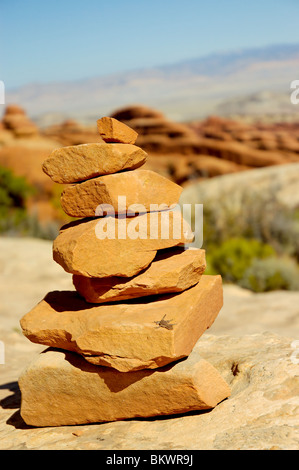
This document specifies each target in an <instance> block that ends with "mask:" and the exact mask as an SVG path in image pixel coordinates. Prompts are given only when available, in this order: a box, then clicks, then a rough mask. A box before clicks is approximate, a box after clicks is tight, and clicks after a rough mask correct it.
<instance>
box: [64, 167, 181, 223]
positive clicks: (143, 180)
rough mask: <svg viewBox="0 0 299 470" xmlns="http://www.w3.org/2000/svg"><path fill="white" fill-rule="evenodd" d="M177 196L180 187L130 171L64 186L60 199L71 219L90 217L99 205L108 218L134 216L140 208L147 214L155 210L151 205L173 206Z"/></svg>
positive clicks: (155, 175) (153, 175) (146, 172)
mask: <svg viewBox="0 0 299 470" xmlns="http://www.w3.org/2000/svg"><path fill="white" fill-rule="evenodd" d="M181 192H182V187H181V186H179V185H177V184H175V183H173V182H172V181H170V180H168V179H167V178H164V176H161V175H159V174H158V173H156V172H154V171H150V170H134V171H125V172H122V173H116V174H112V175H105V176H100V177H98V178H92V179H90V180H88V181H84V182H83V183H77V184H72V185H68V186H67V187H65V189H64V191H63V193H62V195H61V205H62V208H63V210H64V211H65V212H66V213H67V214H68V215H70V216H72V217H94V216H95V215H97V207H98V206H99V205H102V206H103V208H102V210H103V209H104V206H105V208H106V210H105V213H107V212H108V213H109V211H108V207H107V205H109V206H110V211H111V212H112V214H126V213H127V212H128V210H129V209H130V212H131V213H134V212H136V213H138V212H140V205H142V207H141V212H142V211H143V212H150V210H155V208H154V205H157V206H158V207H159V210H161V209H168V208H170V207H171V206H172V205H176V204H177V203H178V202H179V198H180V195H181ZM120 198H121V199H120ZM124 198H125V199H124ZM123 200H124V203H121V202H120V201H123ZM156 210H157V209H156ZM103 212H104V211H103ZM98 215H101V214H98Z"/></svg>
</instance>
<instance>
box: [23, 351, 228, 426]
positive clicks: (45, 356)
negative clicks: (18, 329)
mask: <svg viewBox="0 0 299 470" xmlns="http://www.w3.org/2000/svg"><path fill="white" fill-rule="evenodd" d="M19 386H20V390H21V395H22V401H21V416H22V418H23V419H24V421H25V423H26V424H28V425H31V426H38V427H43V426H62V425H73V424H84V423H96V422H105V421H117V420H124V419H128V418H136V417H145V418H146V417H150V416H159V415H172V414H178V413H184V412H187V411H191V410H206V409H211V408H214V407H215V406H216V405H217V404H218V403H219V402H221V401H222V400H224V399H225V398H227V397H229V396H230V388H229V386H228V385H227V383H226V382H225V381H224V379H223V378H222V377H221V375H220V374H219V372H218V371H217V370H216V369H215V368H214V367H213V366H212V365H211V364H210V363H209V362H207V361H205V360H204V359H201V357H200V356H199V354H198V352H196V351H194V352H192V353H191V354H190V356H189V357H188V358H187V359H184V360H181V361H179V362H176V363H173V364H171V365H168V366H165V367H162V368H160V369H157V370H155V371H150V370H140V371H134V372H126V373H123V372H118V371H115V370H113V369H111V368H108V367H102V366H95V365H92V364H89V363H88V362H87V361H85V360H84V359H83V358H82V357H81V356H80V355H78V354H76V353H72V352H66V351H62V350H57V349H48V350H46V351H44V352H43V353H41V354H40V355H39V356H38V357H37V358H36V359H35V360H34V361H33V362H32V363H31V364H29V365H28V367H27V369H26V370H25V371H24V372H23V374H22V375H21V377H20V378H19Z"/></svg>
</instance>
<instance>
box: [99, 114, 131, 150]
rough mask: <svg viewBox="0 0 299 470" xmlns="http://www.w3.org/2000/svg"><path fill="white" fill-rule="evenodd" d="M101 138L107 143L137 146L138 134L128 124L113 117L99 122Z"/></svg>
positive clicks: (104, 118)
mask: <svg viewBox="0 0 299 470" xmlns="http://www.w3.org/2000/svg"><path fill="white" fill-rule="evenodd" d="M97 126H98V131H99V134H100V136H101V137H102V139H103V140H104V141H105V142H119V143H122V144H135V142H136V139H137V137H138V134H137V132H136V131H134V130H133V129H131V128H130V127H129V126H127V125H126V124H124V123H122V122H120V121H118V120H117V119H114V118H111V117H103V118H101V119H98V120H97Z"/></svg>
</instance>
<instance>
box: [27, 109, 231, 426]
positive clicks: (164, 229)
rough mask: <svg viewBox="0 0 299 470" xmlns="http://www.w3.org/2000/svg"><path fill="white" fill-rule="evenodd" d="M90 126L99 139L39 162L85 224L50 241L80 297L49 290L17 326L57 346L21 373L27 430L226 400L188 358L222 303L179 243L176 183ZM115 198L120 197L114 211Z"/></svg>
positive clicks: (214, 279) (197, 253)
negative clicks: (145, 167)
mask: <svg viewBox="0 0 299 470" xmlns="http://www.w3.org/2000/svg"><path fill="white" fill-rule="evenodd" d="M98 129H99V132H100V133H101V136H102V139H103V141H104V143H102V144H87V145H79V146H77V147H76V148H70V147H68V148H62V149H59V150H57V151H55V152H53V154H52V155H50V157H49V158H48V159H47V161H46V162H45V163H44V165H43V169H44V171H45V172H46V173H47V174H48V175H49V176H50V177H51V178H52V179H54V180H55V181H59V182H60V183H61V184H66V185H67V188H66V190H65V192H64V195H63V196H62V201H64V202H63V206H64V207H67V211H68V213H73V214H75V213H76V214H77V215H79V216H81V217H83V219H80V220H78V221H76V222H73V223H71V224H68V225H67V226H64V227H62V229H61V232H60V234H59V235H58V237H57V238H56V240H55V241H54V244H53V258H54V260H55V261H56V262H57V263H58V264H60V265H61V266H62V268H64V270H65V271H67V272H69V273H71V274H73V280H74V286H75V288H76V289H77V292H75V291H71V292H70V291H61V292H59V291H54V292H50V293H49V294H48V295H47V296H46V297H45V298H44V299H43V300H42V301H41V302H40V303H39V304H38V305H37V306H36V307H35V308H33V309H32V310H31V311H30V312H29V313H28V314H26V315H25V316H24V317H23V318H22V319H21V327H22V330H23V333H24V335H25V336H26V337H27V338H28V339H29V340H31V341H32V342H34V343H39V344H44V345H47V346H50V347H52V348H54V350H48V351H45V352H44V353H43V354H42V355H41V356H40V357H39V358H38V359H37V360H36V361H34V362H33V363H32V364H31V365H29V367H28V368H27V369H26V370H25V371H24V373H23V374H22V375H21V377H20V381H19V383H20V388H21V393H22V406H21V415H22V417H23V419H24V420H25V422H26V423H27V424H30V425H33V426H53V425H67V424H83V423H90V422H101V421H113V420H122V419H126V418H132V417H134V416H143V417H147V416H156V415H168V414H174V413H182V412H185V411H189V410H195V409H196V410H201V409H202V410H204V409H210V408H213V407H215V406H216V405H217V404H218V403H219V402H220V401H222V400H223V399H225V398H227V397H228V396H229V395H230V389H229V387H228V385H227V384H226V382H225V381H224V379H223V378H222V376H221V375H220V374H219V372H218V371H217V369H215V368H214V367H213V366H211V364H209V363H207V362H205V361H202V360H201V358H200V357H199V356H198V355H196V354H192V351H193V348H194V346H195V344H196V342H197V340H198V339H199V338H200V337H201V336H202V335H203V334H204V332H205V331H206V329H207V328H209V327H210V326H211V325H212V324H213V322H214V321H215V319H216V317H217V315H218V313H219V311H220V309H221V307H222V304H223V298H222V282H221V277H220V276H206V275H203V273H204V270H205V267H206V264H205V256H204V251H203V250H200V249H191V248H187V249H186V250H185V249H184V248H183V246H184V245H187V244H190V242H192V239H193V234H192V232H191V229H190V227H189V226H188V224H187V223H186V221H185V220H184V219H183V217H182V215H181V212H180V211H177V210H175V208H177V207H178V200H179V197H180V194H181V188H179V187H178V186H177V185H176V184H175V183H174V182H171V181H167V180H166V179H165V178H163V177H161V176H159V175H155V174H154V173H153V172H149V171H147V170H139V169H136V167H139V166H140V165H141V164H142V163H144V161H145V157H146V154H145V152H144V151H143V150H141V149H140V148H139V147H137V146H135V138H136V135H135V134H134V132H132V130H131V129H127V128H126V126H124V125H123V124H121V123H118V122H117V123H116V122H115V120H114V119H113V120H112V119H109V118H104V119H103V120H99V121H98ZM95 146H96V150H95V149H94V147H95ZM128 146H129V151H128ZM91 147H92V149H91ZM128 155H129V157H128ZM132 155H134V156H135V157H136V158H137V163H136V158H131V156H132ZM124 161H125V162H126V164H125V166H124ZM97 174H99V175H101V176H99V177H95V176H97ZM110 180H111V181H112V182H111V183H110ZM115 180H116V181H117V183H115ZM106 181H108V182H106ZM74 183H75V184H74ZM122 193H124V194H122ZM66 194H67V196H66ZM88 195H90V200H88ZM119 198H124V199H126V198H128V202H129V205H126V204H125V205H123V206H122V207H123V208H122V210H118V207H116V200H117V199H119ZM151 203H152V204H151ZM107 206H109V210H108V211H107ZM132 207H133V209H136V207H137V214H138V215H136V213H134V210H132ZM99 208H100V209H101V210H99ZM93 211H94V213H93ZM109 211H110V212H109ZM106 212H108V215H105V213H106ZM111 301H113V303H109V302H111ZM58 349H59V350H64V351H67V353H63V352H62V351H59V350H58ZM179 360H180V361H181V362H178V361H179ZM166 390H167V392H166ZM145 396H146V397H147V398H146V400H145ZM53 401H54V402H55V406H54V407H53V406H51V405H50V403H53Z"/></svg>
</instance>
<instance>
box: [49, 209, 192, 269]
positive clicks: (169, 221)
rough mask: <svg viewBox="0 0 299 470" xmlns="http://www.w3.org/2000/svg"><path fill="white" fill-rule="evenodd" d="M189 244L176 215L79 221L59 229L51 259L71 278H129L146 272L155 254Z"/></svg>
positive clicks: (188, 231)
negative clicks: (76, 275) (71, 276)
mask: <svg viewBox="0 0 299 470" xmlns="http://www.w3.org/2000/svg"><path fill="white" fill-rule="evenodd" d="M192 240H193V234H192V232H191V229H190V227H189V225H188V224H187V223H186V222H184V219H183V218H182V216H181V213H180V212H175V211H161V212H156V213H147V214H143V215H139V216H136V217H131V218H126V217H124V218H115V217H112V216H109V217H108V216H107V217H102V218H93V219H91V220H90V219H82V220H79V221H76V222H73V223H70V224H68V225H65V226H64V227H62V229H61V231H60V234H59V235H58V237H57V238H56V239H55V240H54V242H53V258H54V260H55V261H56V262H57V263H58V264H60V265H61V266H62V267H63V269H64V270H65V271H67V272H69V273H72V274H79V275H82V276H87V277H99V278H102V277H110V276H121V277H131V276H135V275H136V274H138V273H139V272H140V271H142V270H143V269H145V268H146V267H147V266H148V265H149V264H150V263H151V262H152V261H153V259H154V258H155V256H156V254H157V251H158V250H163V249H165V248H170V247H173V246H177V245H182V244H185V243H190V242H192Z"/></svg>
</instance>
